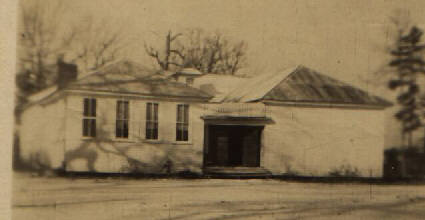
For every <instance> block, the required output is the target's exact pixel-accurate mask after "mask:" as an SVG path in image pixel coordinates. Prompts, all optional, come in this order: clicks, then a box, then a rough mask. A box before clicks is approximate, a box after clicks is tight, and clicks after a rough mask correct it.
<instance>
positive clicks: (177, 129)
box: [176, 126, 182, 141]
mask: <svg viewBox="0 0 425 220" xmlns="http://www.w3.org/2000/svg"><path fill="white" fill-rule="evenodd" d="M181 134H182V132H181V130H180V129H179V126H177V128H176V140H177V141H182V135H181Z"/></svg>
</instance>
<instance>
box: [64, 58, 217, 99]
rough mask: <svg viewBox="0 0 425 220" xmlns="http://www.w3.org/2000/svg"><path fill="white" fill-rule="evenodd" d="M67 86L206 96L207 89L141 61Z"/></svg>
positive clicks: (167, 94)
mask: <svg viewBox="0 0 425 220" xmlns="http://www.w3.org/2000/svg"><path fill="white" fill-rule="evenodd" d="M66 89H72V90H75V89H77V90H86V91H87V90H89V91H100V92H119V93H128V94H139V95H149V96H170V97H181V98H189V97H190V98H201V99H209V98H211V96H210V95H208V94H207V93H205V92H203V91H201V90H199V89H196V88H192V87H189V86H187V85H186V84H183V83H179V82H174V81H170V80H167V79H165V78H164V77H161V76H160V75H158V74H157V73H155V72H154V71H152V70H150V69H147V68H145V67H143V66H141V65H140V64H137V63H134V62H130V61H122V62H118V63H115V64H113V65H110V66H108V67H107V68H103V69H101V70H99V71H97V72H94V73H92V74H90V75H87V76H85V77H83V78H81V79H78V80H77V81H75V82H72V83H70V84H69V85H68V86H67V87H66Z"/></svg>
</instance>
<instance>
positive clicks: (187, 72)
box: [173, 68, 202, 86]
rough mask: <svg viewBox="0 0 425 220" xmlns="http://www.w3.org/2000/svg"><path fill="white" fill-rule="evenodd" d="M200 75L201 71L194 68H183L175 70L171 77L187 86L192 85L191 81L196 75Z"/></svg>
mask: <svg viewBox="0 0 425 220" xmlns="http://www.w3.org/2000/svg"><path fill="white" fill-rule="evenodd" d="M199 76H202V73H201V72H200V71H199V70H197V69H195V68H184V69H181V70H179V71H177V72H176V73H175V74H174V75H173V78H174V79H175V80H176V81H177V82H181V83H185V84H187V85H189V86H191V85H193V81H194V80H195V78H196V77H199Z"/></svg>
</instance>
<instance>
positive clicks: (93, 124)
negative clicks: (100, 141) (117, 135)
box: [90, 119, 96, 137]
mask: <svg viewBox="0 0 425 220" xmlns="http://www.w3.org/2000/svg"><path fill="white" fill-rule="evenodd" d="M90 121H91V125H90V129H91V130H90V136H91V137H96V119H90Z"/></svg>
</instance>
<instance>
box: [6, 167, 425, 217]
mask: <svg viewBox="0 0 425 220" xmlns="http://www.w3.org/2000/svg"><path fill="white" fill-rule="evenodd" d="M13 185H14V188H13V219H14V220H24V219H25V220H33V219H37V220H51V219H55V220H59V219H60V220H62V219H64V220H67V219H70V220H75V219H78V220H85V219H96V220H106V219H107V220H112V219H114V220H115V219H118V220H120V219H125V220H133V219H138V220H139V219H164V220H165V219H425V185H383V184H375V185H371V184H358V183H357V184H347V183H345V184H342V183H339V184H324V183H300V182H288V181H281V180H264V179H263V180H261V179H254V180H230V179H227V180H222V179H195V180H194V179H128V178H127V179H122V178H121V179H120V178H102V179H96V178H88V179H87V178H85V179H82V178H74V179H71V178H61V177H33V176H30V175H28V174H22V173H19V174H14V182H13Z"/></svg>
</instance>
